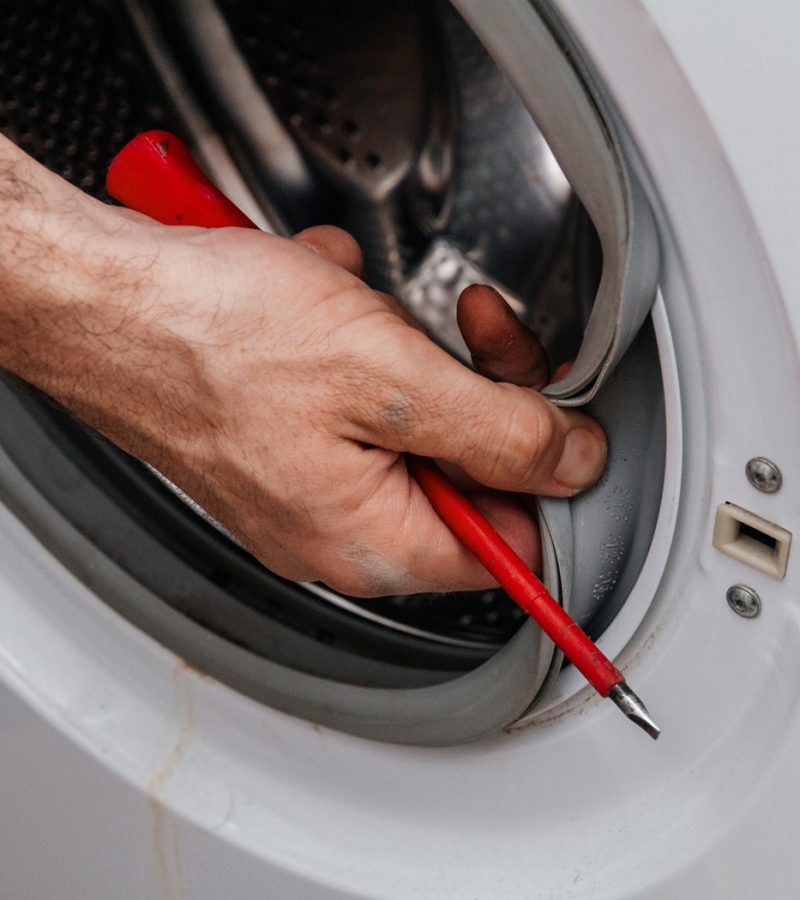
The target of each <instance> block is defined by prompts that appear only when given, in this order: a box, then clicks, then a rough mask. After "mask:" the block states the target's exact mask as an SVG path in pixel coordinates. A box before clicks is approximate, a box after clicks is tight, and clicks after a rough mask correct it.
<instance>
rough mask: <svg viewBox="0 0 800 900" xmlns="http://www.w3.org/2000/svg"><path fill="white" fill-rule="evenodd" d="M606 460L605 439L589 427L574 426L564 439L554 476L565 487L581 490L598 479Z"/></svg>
mask: <svg viewBox="0 0 800 900" xmlns="http://www.w3.org/2000/svg"><path fill="white" fill-rule="evenodd" d="M605 461H606V445H605V441H603V440H602V439H601V438H599V437H598V435H597V434H596V433H595V432H594V431H590V430H589V429H588V428H573V429H572V430H571V431H569V432H567V436H566V438H565V439H564V450H563V451H562V453H561V459H560V460H559V462H558V465H557V466H556V470H555V472H554V473H553V478H555V480H556V481H557V482H558V483H559V484H563V485H564V487H567V488H571V489H572V490H580V489H581V488H585V487H588V486H589V485H590V484H594V483H595V481H597V479H598V478H599V477H600V473H601V472H602V471H603V465H604V464H605Z"/></svg>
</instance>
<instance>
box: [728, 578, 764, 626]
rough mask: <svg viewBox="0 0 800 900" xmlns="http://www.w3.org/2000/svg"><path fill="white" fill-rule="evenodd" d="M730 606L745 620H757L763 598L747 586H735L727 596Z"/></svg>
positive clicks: (729, 590) (729, 589)
mask: <svg viewBox="0 0 800 900" xmlns="http://www.w3.org/2000/svg"><path fill="white" fill-rule="evenodd" d="M725 597H726V598H727V600H728V606H730V608H731V609H732V610H733V611H734V612H735V613H737V614H738V615H740V616H743V617H744V618H745V619H755V617H756V616H757V615H758V614H759V613H760V612H761V597H759V596H758V594H757V593H756V592H755V591H754V590H753V589H752V588H751V587H748V586H747V585H746V584H734V585H732V586H731V587H729V588H728V592H727V594H726V595H725Z"/></svg>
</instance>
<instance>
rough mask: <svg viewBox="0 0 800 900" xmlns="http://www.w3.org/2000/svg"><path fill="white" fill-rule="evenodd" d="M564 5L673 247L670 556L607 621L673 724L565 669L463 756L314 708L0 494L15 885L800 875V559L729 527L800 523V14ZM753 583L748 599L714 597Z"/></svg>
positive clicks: (711, 884) (490, 893) (443, 884)
mask: <svg viewBox="0 0 800 900" xmlns="http://www.w3.org/2000/svg"><path fill="white" fill-rule="evenodd" d="M509 5H510V6H514V4H513V3H510V4H509ZM557 8H558V11H559V13H560V15H561V17H562V19H563V21H564V22H565V23H566V27H567V28H568V29H569V30H570V31H571V33H572V34H573V35H574V37H575V39H576V40H577V41H578V42H579V43H580V45H581V46H582V47H583V49H584V52H585V55H586V59H587V60H588V63H589V64H590V65H591V67H592V68H593V71H594V72H595V75H596V77H597V78H598V79H599V81H600V82H601V83H602V84H603V85H604V89H605V92H606V96H607V97H608V98H610V100H611V101H612V102H613V104H614V109H615V115H617V116H618V118H619V121H620V122H621V123H622V125H623V126H624V129H625V131H626V133H627V135H628V137H629V141H630V145H631V148H632V154H633V158H634V159H635V164H636V167H637V169H638V171H639V175H640V178H641V180H642V182H643V183H644V185H645V187H646V190H647V192H648V194H649V196H650V200H651V203H652V205H653V208H654V210H655V212H656V217H657V219H658V223H659V234H660V236H661V243H662V257H663V264H662V277H661V280H660V288H661V290H660V295H659V299H658V301H657V304H656V308H655V310H654V323H655V327H656V333H657V336H658V340H659V350H660V353H661V358H662V368H663V371H664V373H665V377H664V386H665V394H666V400H667V423H668V447H667V478H666V482H665V485H666V487H665V498H664V503H663V508H662V516H661V520H660V522H659V527H658V530H657V532H656V537H655V539H654V549H653V556H652V560H648V563H647V564H646V565H645V568H644V570H643V572H642V574H641V577H640V578H639V581H638V582H637V584H636V586H635V588H634V590H633V592H632V595H631V598H630V600H629V602H628V604H626V607H625V609H624V610H623V612H622V613H621V614H620V615H619V616H618V618H617V620H615V622H614V623H613V625H612V626H611V627H610V628H609V629H608V631H607V632H606V634H604V635H603V638H602V639H601V644H602V645H603V646H604V647H606V648H607V649H608V650H609V652H612V653H613V654H614V656H615V657H616V658H617V660H618V661H619V663H620V664H621V665H622V666H624V668H625V670H626V672H629V673H630V676H631V681H632V683H634V684H635V686H636V689H637V692H639V693H640V694H641V696H643V697H644V698H646V700H647V703H648V706H649V707H650V709H651V712H652V713H653V714H654V716H655V717H656V718H657V720H658V721H659V724H660V725H661V727H662V728H663V735H662V737H661V739H660V740H659V741H658V743H656V744H653V743H652V742H651V741H650V740H649V739H648V738H647V737H646V736H644V735H643V734H641V733H639V732H638V731H637V730H636V729H634V728H632V727H631V726H630V725H629V723H627V722H626V721H625V720H624V719H623V718H622V717H621V716H619V714H618V712H617V711H616V710H615V709H614V708H613V707H612V706H611V705H610V704H608V703H605V702H603V701H601V700H600V699H599V698H597V697H596V696H594V695H592V694H591V692H589V691H588V690H586V689H584V688H582V687H581V685H580V684H579V682H578V680H577V678H576V677H575V676H574V673H571V672H570V671H569V670H565V671H564V672H563V673H562V674H561V676H560V677H559V681H558V683H557V685H556V687H555V689H554V693H553V696H552V699H551V700H550V702H549V703H548V705H547V707H546V708H545V709H544V710H540V711H538V712H537V713H536V714H535V715H534V716H532V717H531V718H530V719H529V720H528V721H525V722H523V723H522V724H520V725H519V726H518V727H515V728H510V729H508V730H506V731H504V732H501V733H499V734H496V735H495V736H494V737H490V738H485V739H483V740H480V741H478V742H476V743H473V744H470V745H466V746H461V747H453V748H419V747H409V746H402V745H392V744H386V743H379V742H375V741H370V740H366V739H363V738H358V737H354V736H351V735H347V734H344V733H340V732H338V731H335V730H331V729H328V728H324V727H321V726H318V725H314V724H311V723H309V722H307V721H304V720H302V719H299V718H295V717H293V716H290V715H287V714H285V713H283V712H278V711H275V710H273V709H271V708H269V707H267V706H265V705H263V704H260V703H258V702H256V701H255V700H252V699H249V698H248V697H246V696H244V695H243V694H241V693H238V692H236V691H234V690H233V689H231V688H229V687H226V686H225V685H224V684H222V683H220V682H218V681H216V680H214V679H213V678H211V677H208V676H206V675H204V674H203V673H201V672H199V671H197V670H196V669H194V668H192V667H190V666H189V665H187V664H186V663H185V662H183V661H182V660H181V659H180V658H179V657H177V656H176V655H174V654H173V653H171V652H170V651H169V650H167V649H166V648H165V647H163V646H161V645H160V644H159V643H157V642H156V641H155V640H153V639H152V638H150V637H148V636H147V635H146V634H144V633H143V632H141V631H139V630H138V629H137V628H136V627H135V626H134V625H132V624H131V623H130V622H129V621H128V620H126V619H124V618H122V617H121V616H120V615H118V614H117V613H116V612H114V611H113V610H112V609H111V608H110V607H109V606H108V605H107V604H106V603H104V602H102V601H101V600H100V599H98V597H97V596H95V594H93V593H92V591H91V590H90V589H89V588H88V587H87V586H86V584H85V583H84V582H83V581H81V580H79V579H78V578H77V577H76V576H75V575H73V574H72V573H71V572H70V571H68V570H67V569H66V568H65V567H64V566H63V565H62V564H61V563H60V562H59V561H58V560H57V559H56V557H55V556H54V555H52V554H51V553H50V551H49V550H48V549H47V548H46V546H45V545H44V544H43V543H42V542H41V541H40V540H39V539H37V538H35V537H34V536H33V535H32V534H31V533H30V532H29V531H28V530H27V528H26V525H25V523H24V522H22V521H20V519H19V518H17V517H16V516H15V515H14V514H13V513H12V512H11V511H10V510H9V509H8V508H5V507H4V508H2V509H0V530H2V541H1V542H0V607H1V608H2V612H3V615H2V629H0V722H2V723H3V725H2V741H1V742H0V747H1V748H2V749H1V750H0V758H1V759H2V766H1V767H0V772H1V773H2V774H1V775H0V798H1V799H2V813H1V814H0V895H2V896H3V897H8V898H14V900H24V898H37V900H40V898H43V897H54V898H55V897H58V898H76V900H77V898H81V900H87V898H107V897H126V898H127V897H130V898H154V897H165V898H170V900H173V898H181V897H187V898H189V897H191V898H218V897H230V898H250V897H253V898H255V897H276V898H282V900H283V898H287V900H288V898H302V900H310V898H316V897H320V898H322V897H363V898H400V897H417V896H418V897H426V898H431V897H436V898H448V897H453V898H464V897H480V898H501V897H502V898H506V897H507V898H516V897H520V898H522V897H525V898H531V897H564V898H566V897H571V898H577V897H586V898H593V900H597V898H600V897H609V898H610V897H614V898H622V897H647V898H659V897H663V898H672V897H677V896H681V897H724V898H735V897H741V898H750V897H754V896H773V897H791V896H796V894H797V892H798V890H800V862H798V857H797V853H796V850H795V834H796V831H797V826H798V813H797V809H798V807H799V806H800V774H799V773H798V768H797V764H796V759H797V752H798V749H800V606H799V605H798V599H797V589H796V585H797V581H798V579H799V578H800V555H798V553H797V551H796V550H795V551H794V552H792V553H790V556H789V562H788V569H787V572H786V575H785V577H784V578H782V579H777V578H772V577H770V576H768V575H766V574H764V573H762V572H758V571H756V570H753V569H752V568H751V567H749V566H747V565H746V564H745V563H743V562H742V561H740V560H736V559H733V558H731V557H729V556H726V555H724V554H722V553H720V552H719V551H718V550H716V549H714V547H713V546H712V531H713V526H714V518H715V514H716V510H717V508H718V506H719V505H720V504H723V503H725V502H731V503H735V504H737V505H740V506H742V507H745V508H747V509H748V510H751V511H752V512H754V513H756V514H757V515H760V516H762V517H763V518H764V519H767V520H769V521H771V522H775V523H778V524H779V525H781V526H782V527H783V528H785V529H787V530H788V531H789V532H794V533H797V532H798V531H800V492H798V491H797V489H796V479H797V477H798V473H800V413H798V410H797V406H796V402H795V395H796V394H797V391H798V388H800V357H799V355H798V348H799V347H800V300H798V297H800V255H798V253H797V252H796V247H797V245H798V239H799V238H800V217H798V213H797V204H796V200H795V198H796V197H798V196H800V171H799V170H798V166H797V163H796V160H797V151H798V149H800V126H798V124H797V122H798V119H797V116H796V115H794V114H793V112H792V111H793V110H794V109H796V108H798V106H800V62H799V61H798V55H797V53H796V46H795V45H796V36H797V35H798V33H799V32H800V9H799V8H798V7H797V6H796V5H794V4H792V3H789V2H788V0H786V2H775V3H772V4H769V6H768V7H767V8H763V7H759V6H758V5H755V4H751V3H747V2H746V0H737V2H728V3H724V4H723V3H709V4H705V5H704V6H703V7H702V8H698V7H697V5H696V4H690V3H688V2H675V0H671V2H668V0H646V2H638V0H630V2H624V3H616V4H597V3H592V2H591V0H560V2H559V3H558V4H557ZM498 15H500V7H498ZM757 456H763V457H768V458H769V459H771V460H774V461H775V462H776V463H777V464H778V465H779V466H780V469H781V470H782V473H783V482H784V483H783V487H782V489H781V490H780V491H778V492H777V493H774V494H766V493H763V492H759V491H757V490H756V489H755V488H754V487H753V486H752V485H751V484H750V483H749V482H748V480H747V478H746V477H745V474H744V468H745V463H746V462H747V461H748V460H749V459H751V458H753V457H757ZM4 464H6V465H11V463H10V462H8V461H7V460H6V461H5V462H4ZM31 502H35V501H33V500H32V501H31ZM41 502H44V501H41ZM52 516H53V517H54V521H55V517H57V513H55V511H53V513H52ZM76 540H78V538H76ZM742 582H744V583H747V584H748V585H750V586H751V587H752V588H754V589H755V590H756V591H757V592H758V594H759V595H760V597H761V600H762V604H763V609H762V612H761V615H760V616H758V617H757V618H754V619H746V618H743V617H740V616H737V615H735V614H734V613H733V612H732V611H731V609H729V607H728V605H727V603H726V590H727V588H728V587H729V586H730V585H733V584H736V583H742ZM632 623H633V624H632ZM198 627H199V626H196V625H193V624H191V623H189V622H187V624H186V628H187V629H192V628H198Z"/></svg>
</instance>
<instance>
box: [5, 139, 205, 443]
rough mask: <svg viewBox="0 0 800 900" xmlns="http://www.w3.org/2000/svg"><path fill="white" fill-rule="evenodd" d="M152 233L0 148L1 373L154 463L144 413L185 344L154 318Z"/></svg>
mask: <svg viewBox="0 0 800 900" xmlns="http://www.w3.org/2000/svg"><path fill="white" fill-rule="evenodd" d="M128 229H130V230H131V231H135V232H136V237H137V243H136V247H135V249H131V248H130V247H128V248H127V252H126V239H127V235H126V230H128ZM146 233H147V229H145V228H143V227H141V226H133V225H129V223H128V222H127V221H126V220H125V218H124V217H120V216H118V215H117V211H115V210H111V209H109V208H107V207H105V206H104V205H103V204H101V203H98V202H97V201H95V200H93V199H92V198H90V197H88V196H86V195H85V194H83V193H81V192H80V191H78V190H77V189H76V188H73V187H72V186H71V185H69V184H68V183H67V182H65V181H64V180H63V179H61V178H59V177H58V176H56V175H54V174H52V173H51V172H49V171H47V170H46V169H44V168H43V167H42V166H40V165H38V164H37V163H36V162H34V161H33V160H32V159H30V158H29V157H28V156H27V155H26V154H24V153H23V152H22V151H21V150H19V149H18V148H17V147H16V146H14V145H13V144H12V143H11V142H10V141H8V140H6V139H5V138H3V137H2V136H0V367H2V368H5V369H7V370H9V371H11V372H13V373H14V374H16V375H18V376H19V377H21V378H23V379H25V380H26V381H28V382H30V383H32V384H34V385H36V386H37V387H38V388H40V389H41V390H43V391H44V392H46V393H47V394H50V395H51V396H52V397H54V398H55V399H56V400H58V401H59V402H60V403H62V404H63V405H64V406H66V407H67V408H69V409H70V410H72V411H73V412H74V413H75V414H76V415H78V416H79V417H81V418H82V419H84V420H85V421H87V422H88V423H90V424H91V425H93V426H95V427H96V428H98V429H100V430H101V431H103V432H104V433H106V434H107V435H108V436H109V437H111V438H112V439H114V440H116V441H117V442H118V443H121V444H122V445H123V446H124V447H125V448H126V449H127V450H129V451H131V452H139V453H141V454H142V455H150V456H154V455H157V454H158V451H157V450H156V449H155V445H156V444H158V445H160V444H161V443H162V436H161V435H160V434H156V433H155V428H154V425H153V417H152V415H146V414H145V412H146V410H145V409H144V407H145V406H146V404H147V403H148V402H151V403H152V402H158V396H159V394H163V393H164V382H165V377H164V372H163V364H162V365H161V368H162V371H160V372H159V365H160V364H161V361H162V360H163V359H164V358H165V354H166V356H167V357H169V355H172V356H173V357H174V356H175V355H176V354H178V351H177V348H176V345H177V344H178V341H177V340H176V339H175V338H174V336H173V335H171V334H170V333H169V331H168V330H165V329H162V328H159V327H158V325H157V322H156V317H155V316H154V315H153V314H152V313H153V297H154V292H153V287H152V285H151V284H148V278H147V273H148V272H149V271H150V270H151V269H152V266H153V263H154V260H155V258H156V257H157V255H158V247H157V244H156V243H155V242H148V241H147V240H144V241H143V240H142V236H143V235H144V236H145V237H146ZM145 294H146V295H147V298H146V299H145ZM148 310H149V311H150V313H151V314H150V315H148ZM165 343H169V344H170V346H169V347H165V346H164V344H165ZM183 356H184V357H185V356H186V353H185V351H184V352H183ZM175 362H176V364H178V365H179V360H175ZM187 377H190V375H189V373H187ZM148 451H152V452H148Z"/></svg>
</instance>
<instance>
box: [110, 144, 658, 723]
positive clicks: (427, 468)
mask: <svg viewBox="0 0 800 900" xmlns="http://www.w3.org/2000/svg"><path fill="white" fill-rule="evenodd" d="M106 186H107V188H108V193H109V194H110V195H111V196H112V197H114V198H115V199H117V200H119V201H120V203H123V204H124V205H125V206H127V207H129V208H130V209H134V210H137V211H138V212H142V213H145V214H146V215H148V216H150V217H151V218H153V219H156V220H157V221H159V222H162V223H163V224H165V225H199V226H202V227H206V228H221V227H230V226H233V227H238V228H255V227H256V225H255V224H254V223H253V222H252V221H251V220H250V219H248V218H247V216H245V215H244V213H243V212H242V211H241V210H239V209H238V208H237V207H236V206H235V205H234V204H233V203H231V201H230V200H228V198H227V197H225V196H224V195H223V194H222V193H221V192H220V191H219V190H218V189H217V188H216V187H215V186H214V185H213V184H211V182H210V181H209V180H208V178H206V176H205V175H204V174H203V172H202V171H201V170H200V168H199V167H198V166H197V164H196V163H195V162H194V160H193V159H192V156H191V154H190V153H189V150H188V148H187V147H186V145H185V144H184V143H183V141H181V140H180V138H178V137H176V136H175V135H173V134H170V133H169V132H166V131H147V132H145V133H144V134H140V135H139V136H138V137H136V138H134V139H133V140H132V141H131V142H130V143H128V144H127V145H126V146H125V147H123V149H122V150H121V151H120V152H119V153H118V154H117V156H116V157H115V158H114V160H113V162H112V163H111V166H110V167H109V170H108V176H107V179H106ZM406 462H407V465H408V468H409V471H410V472H411V474H412V475H413V476H414V478H415V480H416V481H417V483H418V484H419V486H420V487H421V488H422V490H423V491H424V493H425V495H426V497H427V498H428V500H429V502H430V504H431V506H432V507H433V508H434V509H435V510H436V513H437V514H438V516H439V517H440V518H441V519H442V521H443V522H444V523H445V524H446V525H447V526H448V528H449V529H450V530H451V531H452V532H453V534H454V535H455V536H456V537H457V538H458V539H459V540H460V541H461V543H462V544H464V546H465V547H467V549H468V550H470V552H471V553H472V554H473V555H474V556H475V557H476V558H477V559H478V560H479V561H480V562H481V563H482V565H483V566H484V568H486V570H487V571H488V572H490V573H491V574H492V575H493V576H494V578H495V579H496V580H497V582H498V583H499V584H500V586H501V587H502V588H503V589H504V590H505V591H506V593H507V594H508V595H509V596H510V597H511V598H512V599H513V600H514V601H515V602H516V603H517V604H518V605H519V606H520V607H521V608H522V609H523V610H525V612H526V613H528V615H529V616H531V618H532V619H533V620H534V621H535V622H536V623H537V624H538V625H539V627H540V628H541V629H542V630H543V631H544V632H545V633H546V634H547V636H548V637H549V638H550V639H551V640H552V641H553V643H554V644H555V645H556V646H557V647H558V648H559V649H560V650H562V651H563V653H564V655H565V656H566V657H567V659H568V660H570V662H571V663H572V664H573V665H574V666H575V667H576V668H577V669H578V670H579V671H580V672H581V674H583V675H584V677H585V678H586V680H587V681H588V682H589V683H590V684H591V685H592V686H593V687H594V688H595V690H596V691H597V692H598V693H599V694H600V695H601V696H602V697H608V698H610V699H611V700H613V701H614V703H616V705H617V706H618V707H619V708H620V709H621V710H622V712H624V713H625V715H626V716H627V717H628V718H629V719H631V720H632V721H633V722H635V723H636V724H637V725H639V726H640V727H641V728H642V729H644V730H645V731H646V732H647V733H648V734H649V735H650V736H651V737H652V738H657V737H658V736H659V734H660V733H661V730H660V729H659V727H658V726H657V725H656V723H655V722H654V721H653V719H652V718H651V716H650V714H649V713H648V711H647V708H646V707H645V705H644V703H642V701H641V700H640V699H639V698H638V697H637V696H636V694H635V693H634V692H633V691H632V690H631V689H630V688H629V687H628V685H627V684H626V683H625V678H624V676H623V675H622V673H621V672H620V671H619V669H617V667H616V666H615V665H614V664H613V663H612V662H611V661H610V660H609V659H608V658H607V657H606V656H605V655H604V654H603V653H602V652H601V651H600V649H599V648H598V647H597V646H596V645H595V644H594V643H593V642H592V641H591V640H590V639H589V637H588V636H587V635H586V634H585V632H584V631H583V630H582V629H581V628H580V627H579V626H578V624H577V623H576V622H575V621H573V619H571V618H570V616H569V615H568V614H567V613H566V612H565V611H564V609H563V607H562V606H561V605H560V604H559V603H558V601H556V600H555V599H554V598H553V597H552V596H551V594H550V592H549V591H548V590H547V588H546V587H545V586H544V585H543V584H542V582H541V581H539V579H538V578H537V577H536V576H535V575H534V574H533V572H531V571H530V569H529V568H528V567H527V566H526V565H525V563H524V562H523V561H522V560H521V559H520V557H519V556H517V554H516V553H515V552H514V551H513V550H512V549H511V547H509V545H508V544H507V543H506V542H505V541H504V540H503V538H502V537H500V535H499V534H498V533H497V532H496V531H495V530H494V528H493V527H492V526H491V525H490V524H489V522H488V521H487V520H486V519H485V518H484V517H483V516H482V515H481V514H480V513H479V512H478V510H477V509H475V507H474V506H473V505H472V504H471V503H470V502H469V500H467V498H466V497H464V496H463V494H461V493H460V492H459V491H458V489H457V488H456V487H455V486H454V485H453V483H452V482H451V481H450V479H449V478H448V477H447V476H446V475H445V474H444V472H442V470H441V469H440V468H439V467H438V466H437V465H436V464H435V463H434V462H432V461H431V460H428V459H422V458H420V457H418V456H411V455H407V456H406Z"/></svg>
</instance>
